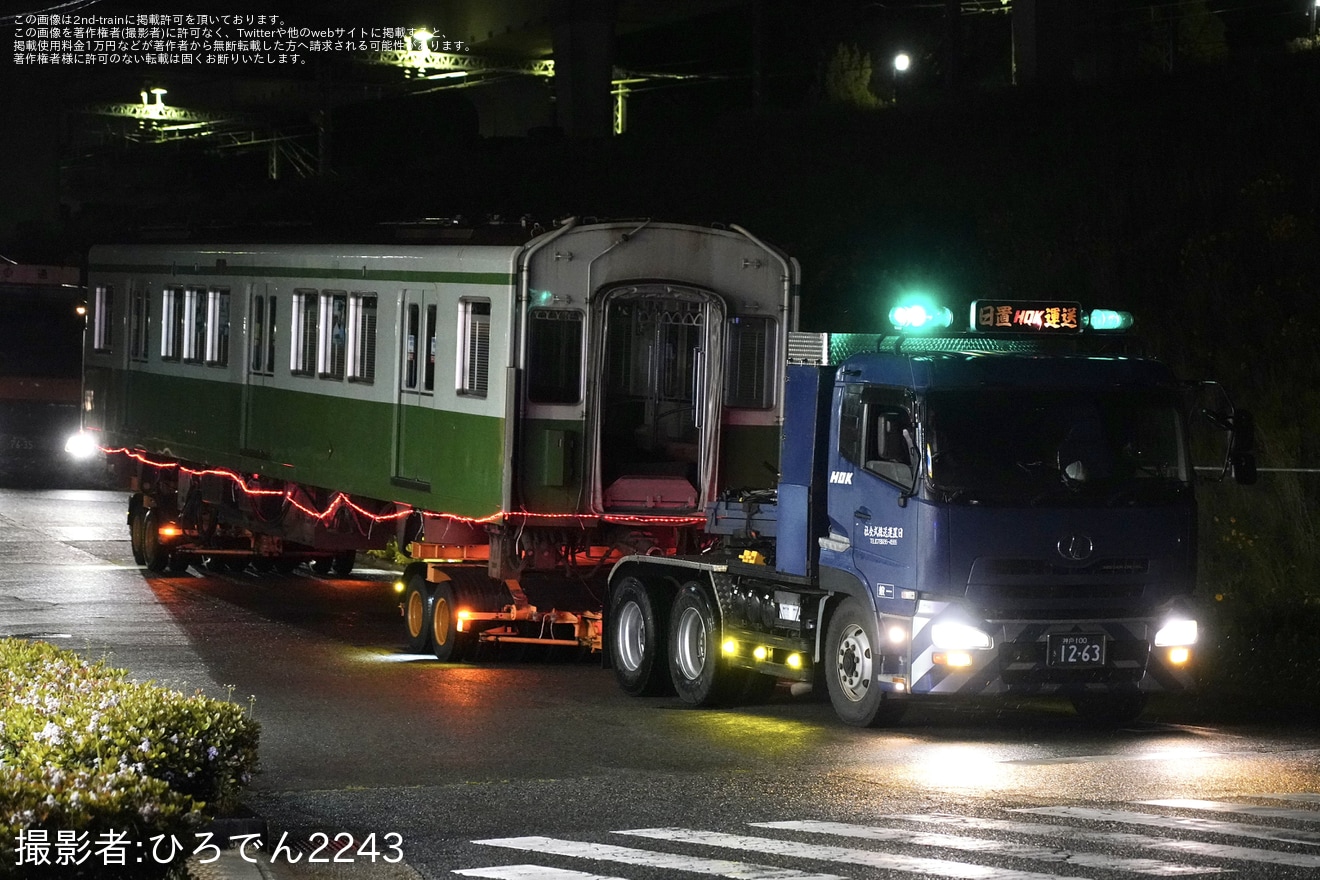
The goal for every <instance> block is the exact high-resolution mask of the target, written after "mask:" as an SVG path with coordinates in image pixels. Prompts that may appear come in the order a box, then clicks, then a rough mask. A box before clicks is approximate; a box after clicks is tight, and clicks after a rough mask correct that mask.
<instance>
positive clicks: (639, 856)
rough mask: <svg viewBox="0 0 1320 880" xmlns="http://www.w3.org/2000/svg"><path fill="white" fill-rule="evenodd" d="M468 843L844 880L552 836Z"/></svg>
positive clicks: (743, 874)
mask: <svg viewBox="0 0 1320 880" xmlns="http://www.w3.org/2000/svg"><path fill="white" fill-rule="evenodd" d="M624 833H627V832H624ZM472 842H473V843H478V844H482V845H484V846H502V847H508V848H510V849H519V850H526V851H529V852H535V853H540V854H542V855H556V856H568V857H570V858H578V859H593V860H595V861H601V862H620V863H622V864H625V865H641V866H642V867H647V868H669V869H673V870H676V871H690V872H692V873H696V874H713V875H715V876H717V877H731V878H734V880H844V878H842V877H840V876H839V875H837V874H810V873H807V872H805V871H797V870H794V869H792V868H773V867H771V866H769V865H756V864H751V863H749V862H734V861H729V860H726V859H703V858H700V857H696V856H682V855H674V854H672V853H661V852H651V851H649V850H644V849H632V848H630V847H625V846H613V845H612V844H608V843H587V842H581V841H576V840H556V839H554V838H553V837H501V838H492V839H490V840H474V841H472Z"/></svg>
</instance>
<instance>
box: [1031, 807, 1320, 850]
mask: <svg viewBox="0 0 1320 880" xmlns="http://www.w3.org/2000/svg"><path fill="white" fill-rule="evenodd" d="M1012 812H1014V813H1034V814H1036V815H1038V816H1058V817H1060V818H1067V819H1085V820H1087V821H1093V822H1122V823H1123V824H1125V825H1145V826H1148V827H1152V828H1168V829H1174V830H1178V831H1199V832H1203V833H1207V834H1222V835H1224V836H1226V837H1251V838H1255V839H1258V840H1277V841H1281V842H1285V843H1305V844H1311V845H1314V844H1318V843H1320V833H1317V832H1315V831H1305V830H1301V829H1295V828H1270V827H1268V826H1263V825H1248V824H1245V823H1243V822H1223V821H1220V820H1218V819H1203V818H1201V817H1199V816H1154V815H1151V814H1150V813H1132V812H1128V811H1126V810H1101V809H1088V808H1086V807H1026V808H1022V809H1017V810H1013V811H1012Z"/></svg>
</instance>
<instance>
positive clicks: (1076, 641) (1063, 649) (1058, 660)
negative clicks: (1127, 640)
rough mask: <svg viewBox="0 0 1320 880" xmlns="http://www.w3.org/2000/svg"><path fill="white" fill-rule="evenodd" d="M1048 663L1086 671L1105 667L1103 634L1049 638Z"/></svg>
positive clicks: (1073, 634)
mask: <svg viewBox="0 0 1320 880" xmlns="http://www.w3.org/2000/svg"><path fill="white" fill-rule="evenodd" d="M1047 644H1048V648H1047V651H1046V663H1047V664H1048V665H1050V666H1062V667H1065V668H1067V669H1085V668H1088V667H1092V666H1104V665H1105V637H1104V634H1103V633H1068V634H1067V635H1062V634H1056V635H1052V636H1050V637H1049V641H1048V643H1047Z"/></svg>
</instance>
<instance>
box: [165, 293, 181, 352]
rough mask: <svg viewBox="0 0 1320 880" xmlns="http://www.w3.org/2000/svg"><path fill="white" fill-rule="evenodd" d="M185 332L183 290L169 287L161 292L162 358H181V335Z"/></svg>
mask: <svg viewBox="0 0 1320 880" xmlns="http://www.w3.org/2000/svg"><path fill="white" fill-rule="evenodd" d="M182 333H183V291H182V290H177V289H175V288H172V287H167V288H166V289H165V290H164V291H163V292H162V293H161V306H160V357H161V360H166V361H177V360H178V359H179V337H180V336H181V335H182Z"/></svg>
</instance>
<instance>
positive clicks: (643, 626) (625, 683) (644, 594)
mask: <svg viewBox="0 0 1320 880" xmlns="http://www.w3.org/2000/svg"><path fill="white" fill-rule="evenodd" d="M665 610H666V609H665V608H664V607H663V605H662V604H661V602H660V601H659V600H658V599H657V597H656V596H655V594H654V593H653V592H652V590H651V589H650V588H649V587H648V586H647V585H646V584H645V583H643V582H642V581H641V580H640V579H638V578H635V577H625V578H623V579H622V580H620V581H619V585H618V586H617V587H616V588H615V589H614V593H613V595H612V596H611V598H610V616H609V621H610V651H611V653H612V655H613V661H614V677H615V678H616V679H618V682H619V687H621V688H622V689H623V692H624V693H626V694H628V695H629V696H633V697H646V696H654V695H656V694H662V693H665V692H666V691H667V690H668V689H669V687H668V686H669V684H670V679H669V676H668V675H666V673H667V672H668V669H667V666H666V663H665V657H666V654H667V652H666V650H665V636H666V635H667V630H668V628H667V627H666V626H665V622H666V621H665V614H664V611H665Z"/></svg>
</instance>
